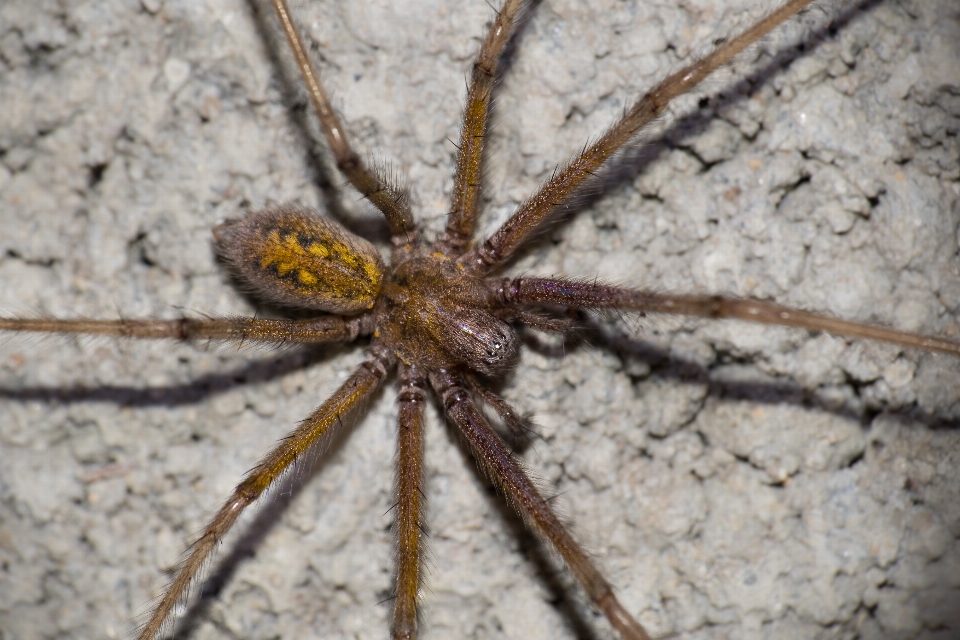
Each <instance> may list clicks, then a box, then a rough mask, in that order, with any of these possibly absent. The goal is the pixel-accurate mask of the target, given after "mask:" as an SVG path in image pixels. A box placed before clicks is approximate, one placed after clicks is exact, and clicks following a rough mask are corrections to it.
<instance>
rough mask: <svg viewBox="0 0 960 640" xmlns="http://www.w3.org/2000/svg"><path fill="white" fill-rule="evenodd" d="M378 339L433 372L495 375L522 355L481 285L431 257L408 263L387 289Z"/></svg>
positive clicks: (382, 300)
mask: <svg viewBox="0 0 960 640" xmlns="http://www.w3.org/2000/svg"><path fill="white" fill-rule="evenodd" d="M377 336H378V338H380V339H381V340H382V341H383V342H384V344H386V346H387V347H388V348H390V349H391V350H393V351H394V352H395V353H396V354H397V355H398V356H399V357H400V358H402V359H403V360H405V361H407V362H410V363H413V364H417V365H420V366H423V367H426V368H431V369H438V368H443V369H449V368H454V367H466V368H468V369H472V370H474V371H478V372H480V373H483V374H486V375H496V374H498V373H502V372H504V371H506V370H508V369H510V368H511V367H512V366H513V365H514V364H515V363H516V359H517V353H518V351H517V346H518V345H517V337H516V334H515V333H514V331H513V329H512V328H511V327H510V325H509V324H507V323H506V322H504V321H503V320H501V319H500V318H498V317H496V316H495V315H494V314H493V310H492V302H491V300H490V297H489V295H488V294H487V292H486V288H485V287H484V286H483V282H482V280H480V279H471V278H470V277H469V276H465V274H464V273H463V272H462V271H460V270H459V269H458V268H457V267H456V265H455V264H453V263H451V262H450V261H447V260H446V259H444V258H438V257H433V256H429V257H419V258H413V259H411V260H407V261H406V262H404V263H402V264H400V265H399V266H398V267H397V268H396V269H395V270H394V272H393V274H392V275H391V276H390V277H389V278H388V279H387V281H386V282H385V283H384V285H383V290H382V292H381V297H380V301H379V303H378V306H377Z"/></svg>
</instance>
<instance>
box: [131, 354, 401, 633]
mask: <svg viewBox="0 0 960 640" xmlns="http://www.w3.org/2000/svg"><path fill="white" fill-rule="evenodd" d="M370 351H371V355H372V357H371V358H370V359H369V360H367V361H366V362H364V363H363V364H361V365H360V366H359V367H358V368H357V370H356V371H354V373H353V375H352V376H350V377H349V378H348V379H347V381H346V382H344V383H343V385H342V386H341V387H340V388H339V389H337V390H336V391H335V392H334V394H333V395H332V396H331V397H330V398H328V399H327V401H326V402H324V403H323V404H322V405H320V407H319V408H318V409H317V410H316V411H314V412H313V414H312V415H310V416H309V417H308V418H307V419H306V420H304V421H303V422H302V423H300V425H299V426H298V427H297V428H296V429H294V430H293V431H292V432H291V433H290V434H289V435H287V436H286V437H284V438H283V439H282V440H281V441H280V443H279V444H278V445H277V446H276V447H275V448H274V449H273V451H271V452H270V453H268V454H267V455H266V457H264V458H263V459H262V460H260V462H259V463H258V464H257V466H256V467H254V468H253V470H252V471H250V473H249V474H248V475H247V477H246V478H244V479H243V480H242V481H241V482H240V484H239V485H237V488H236V489H234V491H233V495H231V496H230V498H229V499H228V500H227V501H226V503H224V505H223V506H222V507H221V508H220V511H218V512H217V514H216V515H215V516H214V517H213V519H212V520H211V521H210V524H208V525H207V528H206V529H205V530H204V532H203V535H201V536H200V538H199V539H198V540H197V541H196V542H195V543H194V544H193V546H192V548H191V550H190V553H189V555H188V556H187V558H186V560H184V562H183V564H182V565H180V570H179V571H178V572H177V575H176V577H175V578H174V579H173V582H171V583H170V586H168V587H167V590H166V592H165V593H164V594H163V596H162V597H161V599H160V601H159V603H158V604H157V606H156V608H155V609H154V610H153V612H152V613H151V614H150V618H149V620H147V622H146V624H145V625H144V626H143V628H142V629H141V630H140V634H139V636H138V638H139V640H151V639H152V638H153V637H154V636H156V635H157V633H159V631H160V629H161V627H162V626H163V623H164V621H165V620H166V619H167V617H168V616H169V615H170V611H171V610H172V609H173V607H174V606H175V605H176V604H177V602H180V601H181V600H182V599H183V598H184V597H185V596H186V593H187V589H188V587H189V586H190V584H191V583H192V582H193V581H194V580H195V578H196V577H197V573H198V572H199V571H200V569H201V568H202V567H203V564H204V563H205V562H206V561H207V559H208V558H209V556H210V552H211V551H213V549H214V548H215V547H216V546H217V543H218V542H219V541H220V540H221V539H222V538H223V536H224V535H225V534H226V533H227V531H229V530H230V528H231V527H232V526H233V524H234V522H236V520H237V518H238V517H239V516H240V514H241V513H242V512H243V510H244V509H246V508H247V507H248V506H249V505H250V504H251V503H253V502H254V501H255V500H256V499H257V498H259V497H260V495H262V494H263V492H264V491H266V490H267V488H268V487H270V486H271V485H272V484H273V483H274V482H275V481H276V480H277V479H278V478H280V477H281V476H282V475H283V473H284V471H286V470H287V469H289V468H290V467H291V465H293V464H294V463H295V462H296V461H297V460H299V459H300V458H301V457H302V456H303V454H304V453H305V452H307V451H308V450H310V449H312V448H313V447H314V446H316V445H317V443H318V442H321V441H322V439H324V437H325V436H327V435H329V434H330V433H331V431H332V430H334V429H335V428H336V427H337V426H339V425H341V424H342V423H343V420H342V418H343V416H345V415H347V414H348V413H349V412H350V411H351V410H352V409H354V408H356V407H357V406H358V405H359V404H361V403H362V401H363V400H365V399H366V398H369V397H370V395H371V394H372V393H373V392H374V391H376V389H377V388H378V387H379V386H380V384H381V383H382V382H383V379H384V378H385V377H386V376H387V371H388V370H389V369H390V367H392V366H393V364H394V362H395V360H394V358H393V356H391V355H389V354H388V353H387V352H386V350H383V349H381V348H380V347H378V346H377V345H374V346H372V347H371V349H370Z"/></svg>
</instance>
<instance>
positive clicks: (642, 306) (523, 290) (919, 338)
mask: <svg viewBox="0 0 960 640" xmlns="http://www.w3.org/2000/svg"><path fill="white" fill-rule="evenodd" d="M496 289H497V292H496V296H497V297H498V299H499V300H500V301H501V302H502V303H503V304H508V305H509V304H520V305H523V304H534V305H562V306H565V307H572V308H576V309H621V310H624V311H638V312H641V313H643V312H647V313H670V314H677V315H686V316H697V317H701V318H735V319H737V320H746V321H748V322H757V323H760V324H775V325H781V326H785V327H800V328H801V329H808V330H810V331H825V332H827V333H832V334H834V335H841V336H849V337H852V338H867V339H870V340H878V341H880V342H888V343H891V344H897V345H900V346H903V347H912V348H916V349H923V350H925V351H940V352H943V353H949V354H952V355H958V356H960V343H957V342H952V341H950V340H944V339H942V338H935V337H932V336H923V335H919V334H915V333H908V332H906V331H897V330H895V329H886V328H884V327H877V326H873V325H869V324H863V323H860V322H851V321H849V320H840V319H838V318H831V317H829V316H825V315H820V314H817V313H811V312H809V311H802V310H800V309H792V308H790V307H784V306H782V305H779V304H774V303H772V302H761V301H759V300H743V299H739V298H727V297H723V296H703V295H700V296H698V295H672V294H665V293H653V292H650V291H642V290H640V289H626V288H621V287H612V286H608V285H605V284H600V283H596V282H580V281H576V280H564V279H559V278H516V279H510V278H504V279H501V280H500V281H499V284H498V285H497V286H496Z"/></svg>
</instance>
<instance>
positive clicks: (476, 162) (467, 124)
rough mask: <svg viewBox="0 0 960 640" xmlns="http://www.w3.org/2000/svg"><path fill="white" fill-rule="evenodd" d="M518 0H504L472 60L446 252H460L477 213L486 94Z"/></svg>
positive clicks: (444, 243) (487, 105) (487, 108)
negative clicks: (473, 60) (474, 59)
mask: <svg viewBox="0 0 960 640" xmlns="http://www.w3.org/2000/svg"><path fill="white" fill-rule="evenodd" d="M521 4H522V0H506V2H505V3H504V5H503V7H502V8H501V9H500V11H499V13H497V17H496V18H495V19H494V21H493V23H492V24H491V25H490V31H489V32H488V33H487V37H486V39H485V40H484V41H483V45H482V46H481V47H480V53H479V54H478V55H477V59H476V61H475V62H474V63H473V72H472V74H471V76H470V89H469V90H468V91H467V102H466V105H465V106H464V108H463V125H462V126H461V127H460V145H459V147H458V149H459V151H458V152H457V169H456V173H455V177H454V183H453V196H452V203H451V207H450V215H449V218H448V219H447V231H446V235H445V237H444V238H443V240H442V241H441V245H440V250H441V251H442V252H443V253H445V254H448V255H451V254H453V255H457V254H460V253H461V252H462V250H463V248H464V247H465V246H466V245H467V243H468V242H470V239H471V238H472V237H473V229H474V224H475V222H476V216H477V200H478V199H479V197H480V189H481V187H482V181H483V147H484V141H485V140H486V136H487V123H488V121H489V119H490V97H491V96H492V95H493V85H494V80H495V79H496V74H497V65H498V64H499V62H500V56H501V55H502V53H503V48H504V46H505V45H506V44H507V40H509V38H510V32H511V26H512V25H513V21H514V18H515V17H516V14H517V11H518V10H519V8H520V5H521Z"/></svg>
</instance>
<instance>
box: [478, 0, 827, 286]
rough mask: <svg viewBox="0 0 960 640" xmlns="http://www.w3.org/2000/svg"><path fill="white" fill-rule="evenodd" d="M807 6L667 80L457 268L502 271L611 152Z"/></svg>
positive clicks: (776, 17)
mask: <svg viewBox="0 0 960 640" xmlns="http://www.w3.org/2000/svg"><path fill="white" fill-rule="evenodd" d="M811 1H812V0H789V1H788V2H787V3H786V4H784V5H783V6H781V7H780V8H778V9H776V10H774V11H773V12H771V13H770V14H768V15H767V16H766V17H765V18H763V19H761V20H760V21H759V22H757V23H756V24H754V25H753V26H751V27H750V28H748V29H747V30H745V31H744V32H742V33H740V34H738V35H736V36H734V37H732V38H730V39H729V40H726V41H725V42H723V43H722V44H721V45H719V46H718V47H717V48H716V49H714V50H713V51H712V52H711V53H709V54H707V55H706V56H705V57H703V58H701V59H700V60H697V61H696V62H693V63H692V64H689V65H687V66H686V67H684V68H682V69H680V70H679V71H677V72H675V73H673V74H671V75H670V76H667V78H665V79H664V80H663V81H661V82H660V84H658V85H657V86H656V87H654V88H653V89H651V90H650V91H649V92H648V93H647V94H646V95H644V96H643V97H641V98H640V99H639V100H637V102H635V103H634V104H633V106H632V107H630V109H629V110H627V112H626V113H625V114H624V115H623V117H622V118H620V120H619V121H618V122H616V123H615V124H614V125H613V126H612V127H610V128H609V129H608V130H607V131H606V132H605V133H604V134H603V135H602V136H600V139H599V140H597V141H596V142H594V143H591V144H588V145H587V146H586V148H585V149H584V150H583V152H582V153H580V155H578V156H576V157H575V158H574V159H573V160H572V161H571V162H569V163H568V164H567V165H566V166H564V167H563V168H562V169H560V170H559V171H557V172H556V173H554V175H553V176H552V177H551V178H550V180H549V181H547V183H546V184H544V185H543V186H541V187H540V189H539V190H538V191H537V192H536V193H535V194H534V195H533V196H532V197H530V198H529V199H528V200H527V201H526V202H524V203H523V204H522V205H520V208H519V209H518V210H517V212H516V213H514V214H513V215H512V216H510V218H509V219H508V220H507V221H506V222H504V223H503V225H501V226H500V228H499V229H497V230H496V231H495V232H494V234H493V235H492V236H490V237H489V238H487V239H486V240H485V241H484V242H483V244H482V245H480V246H479V247H477V248H475V249H473V250H471V251H469V252H468V253H466V254H465V255H464V256H463V257H462V258H461V259H460V263H461V264H462V265H463V266H464V267H466V268H470V269H474V270H476V271H479V272H481V273H486V272H489V271H490V270H491V269H492V268H493V267H496V266H498V265H502V264H503V263H504V262H506V261H507V260H508V259H509V258H510V256H512V255H513V253H514V252H515V251H516V250H517V249H518V248H519V247H520V246H521V245H522V244H523V243H524V242H526V241H527V240H528V239H529V238H530V237H531V235H533V234H534V233H535V232H536V231H537V229H539V228H540V226H541V225H542V224H543V223H544V222H545V221H546V220H547V219H548V218H549V217H550V215H551V214H552V213H553V212H554V211H556V210H557V208H558V207H559V206H561V205H562V204H563V203H564V202H565V201H566V200H567V198H569V197H570V195H572V194H573V193H574V192H575V191H576V190H577V188H579V187H580V186H581V185H582V184H583V183H584V181H585V180H587V179H588V178H589V177H590V176H592V175H594V173H595V172H596V171H597V170H598V169H599V168H600V167H601V166H602V165H603V164H604V163H605V162H606V161H607V160H609V159H610V158H611V157H612V156H613V155H614V154H615V153H616V152H617V151H619V150H620V149H621V148H623V146H624V145H625V144H627V143H628V142H629V141H630V140H631V139H632V138H633V137H634V136H636V135H637V134H638V133H640V132H641V131H643V130H644V129H645V128H646V127H647V126H648V125H650V123H651V122H653V121H654V119H656V118H657V116H659V115H660V114H661V113H662V112H663V110H664V109H665V108H666V106H667V105H668V104H669V103H670V101H671V100H673V99H674V98H676V97H678V96H681V95H683V94H684V93H686V92H688V91H690V90H691V89H693V88H694V87H695V86H696V85H697V84H699V83H700V82H701V81H703V80H704V79H705V78H706V77H707V76H708V75H710V74H711V73H713V72H714V71H716V70H717V69H718V68H720V67H721V66H722V65H723V64H725V63H726V62H728V61H729V60H730V59H731V58H733V57H734V56H735V55H737V54H738V53H740V52H741V51H743V50H744V49H745V48H747V47H748V46H750V45H751V44H753V43H754V42H756V41H757V40H759V39H760V38H761V37H763V36H764V35H766V34H767V33H768V32H770V31H771V30H772V29H773V28H775V27H776V26H778V25H779V24H780V23H782V22H783V21H784V20H786V19H787V18H789V17H791V16H792V15H794V14H795V13H797V12H798V11H800V10H801V9H803V8H804V7H805V6H807V5H808V4H810V2H811Z"/></svg>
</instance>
